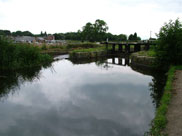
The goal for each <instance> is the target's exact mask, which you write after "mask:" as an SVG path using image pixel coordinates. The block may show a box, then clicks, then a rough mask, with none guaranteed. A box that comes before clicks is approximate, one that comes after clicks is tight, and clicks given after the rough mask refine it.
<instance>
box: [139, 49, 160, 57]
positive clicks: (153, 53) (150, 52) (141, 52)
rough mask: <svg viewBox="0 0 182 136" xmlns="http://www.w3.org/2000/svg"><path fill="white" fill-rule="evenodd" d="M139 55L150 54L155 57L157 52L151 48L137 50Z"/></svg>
mask: <svg viewBox="0 0 182 136" xmlns="http://www.w3.org/2000/svg"><path fill="white" fill-rule="evenodd" d="M137 54H138V55H139V56H148V57H155V56H156V52H155V51H154V50H149V51H140V52H137Z"/></svg>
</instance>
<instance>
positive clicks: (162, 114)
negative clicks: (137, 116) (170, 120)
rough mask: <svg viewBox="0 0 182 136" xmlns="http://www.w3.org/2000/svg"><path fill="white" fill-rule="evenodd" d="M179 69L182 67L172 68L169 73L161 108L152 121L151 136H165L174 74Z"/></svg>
mask: <svg viewBox="0 0 182 136" xmlns="http://www.w3.org/2000/svg"><path fill="white" fill-rule="evenodd" d="M177 69H182V66H171V67H170V69H169V71H168V78H167V82H166V85H165V88H164V94H163V96H162V98H161V101H160V106H159V107H158V109H157V111H156V115H155V118H154V120H153V121H152V128H151V129H150V132H149V133H150V135H152V136H165V135H166V134H163V133H162V130H163V129H164V128H165V127H166V124H167V117H166V113H167V110H168V106H169V103H170V101H171V95H172V83H173V80H174V74H175V71H176V70H177Z"/></svg>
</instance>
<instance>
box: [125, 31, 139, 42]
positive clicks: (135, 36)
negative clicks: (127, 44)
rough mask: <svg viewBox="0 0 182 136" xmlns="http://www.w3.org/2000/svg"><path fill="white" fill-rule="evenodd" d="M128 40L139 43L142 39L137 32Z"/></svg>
mask: <svg viewBox="0 0 182 136" xmlns="http://www.w3.org/2000/svg"><path fill="white" fill-rule="evenodd" d="M128 40H130V41H138V40H141V38H140V37H138V36H137V33H136V32H135V33H134V34H130V35H129V37H128Z"/></svg>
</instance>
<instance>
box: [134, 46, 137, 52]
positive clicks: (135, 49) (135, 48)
mask: <svg viewBox="0 0 182 136" xmlns="http://www.w3.org/2000/svg"><path fill="white" fill-rule="evenodd" d="M137 50H138V44H136V45H134V52H137Z"/></svg>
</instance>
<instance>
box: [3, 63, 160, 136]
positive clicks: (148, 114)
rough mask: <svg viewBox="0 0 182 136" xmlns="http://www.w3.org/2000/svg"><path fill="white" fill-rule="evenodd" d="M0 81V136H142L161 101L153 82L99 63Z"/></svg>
mask: <svg viewBox="0 0 182 136" xmlns="http://www.w3.org/2000/svg"><path fill="white" fill-rule="evenodd" d="M108 62H111V63H112V60H111V59H109V60H108ZM115 63H118V60H117V59H116V60H115ZM1 75H4V76H1V78H0V83H1V84H0V89H1V91H0V100H1V101H0V136H141V135H143V134H144V133H145V132H146V131H148V130H149V128H150V123H151V120H152V119H153V118H154V112H155V109H156V106H157V105H158V101H159V98H160V97H161V94H160V93H158V86H160V85H161V83H160V84H159V83H158V80H157V78H156V77H155V76H150V75H144V74H142V73H139V72H136V71H134V70H132V69H131V68H130V67H129V66H119V65H113V64H108V63H103V62H92V63H87V64H76V65H75V64H73V63H72V62H71V61H69V60H66V59H62V60H60V61H57V62H54V63H53V64H52V66H51V67H48V68H42V69H40V68H37V69H31V70H26V71H23V72H19V73H18V72H17V73H15V72H12V73H9V72H1ZM159 88H160V87H159Z"/></svg>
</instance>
